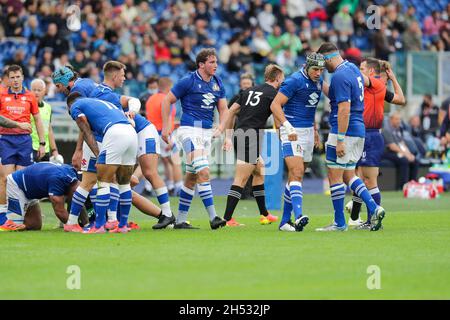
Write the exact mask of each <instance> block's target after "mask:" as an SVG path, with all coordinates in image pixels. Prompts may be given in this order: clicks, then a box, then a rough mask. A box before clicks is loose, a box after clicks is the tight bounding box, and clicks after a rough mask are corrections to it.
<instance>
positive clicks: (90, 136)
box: [77, 116, 100, 157]
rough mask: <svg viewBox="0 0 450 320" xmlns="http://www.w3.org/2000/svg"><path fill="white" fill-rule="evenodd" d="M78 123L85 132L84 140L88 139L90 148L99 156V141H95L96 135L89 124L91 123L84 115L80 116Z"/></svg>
mask: <svg viewBox="0 0 450 320" xmlns="http://www.w3.org/2000/svg"><path fill="white" fill-rule="evenodd" d="M77 125H78V127H79V128H80V130H81V131H82V132H83V138H84V141H86V143H87V145H88V146H89V148H90V149H91V150H92V152H93V153H94V155H95V156H96V157H98V154H99V153H100V151H99V149H98V145H97V141H95V138H94V135H93V134H92V130H91V127H90V126H89V123H88V121H87V119H86V117H84V116H80V117H78V118H77Z"/></svg>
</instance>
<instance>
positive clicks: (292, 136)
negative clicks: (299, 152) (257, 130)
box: [270, 92, 297, 141]
mask: <svg viewBox="0 0 450 320" xmlns="http://www.w3.org/2000/svg"><path fill="white" fill-rule="evenodd" d="M287 101H288V97H286V96H285V95H284V94H282V93H281V92H278V93H277V95H276V96H275V98H274V99H273V101H272V104H271V105H270V111H271V112H272V114H273V117H274V118H275V123H281V124H282V126H283V127H284V128H285V129H286V131H287V133H288V138H289V141H296V140H297V133H296V131H295V129H294V127H293V126H292V125H291V124H290V123H289V121H287V119H286V116H285V115H284V112H283V106H284V105H285V104H286V103H287Z"/></svg>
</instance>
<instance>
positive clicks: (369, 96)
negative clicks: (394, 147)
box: [346, 58, 406, 229]
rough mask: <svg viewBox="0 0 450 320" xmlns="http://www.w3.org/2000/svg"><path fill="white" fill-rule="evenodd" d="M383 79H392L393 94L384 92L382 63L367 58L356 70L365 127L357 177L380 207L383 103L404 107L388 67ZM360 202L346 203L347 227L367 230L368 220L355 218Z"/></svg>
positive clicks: (398, 89) (402, 97)
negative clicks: (360, 83) (362, 85)
mask: <svg viewBox="0 0 450 320" xmlns="http://www.w3.org/2000/svg"><path fill="white" fill-rule="evenodd" d="M384 69H385V72H386V75H387V79H388V80H392V84H393V86H394V93H393V92H391V91H389V90H387V88H386V84H387V83H386V82H385V81H384V80H383V79H382V78H381V70H382V63H381V61H380V60H378V59H375V58H367V59H365V60H363V62H361V65H360V70H361V73H362V74H363V76H364V82H365V88H364V113H363V117H364V124H365V127H366V139H365V141H364V151H363V155H362V157H361V159H360V160H359V162H358V169H357V170H358V171H357V175H358V176H360V177H363V178H364V183H365V185H366V186H367V189H368V190H369V193H370V194H371V195H372V198H373V199H374V200H375V202H376V203H377V204H378V205H380V203H381V194H380V190H379V189H378V182H377V180H378V173H379V166H380V161H381V156H382V154H383V152H384V139H383V136H382V134H381V128H382V127H383V119H384V102H385V101H387V102H389V103H394V104H398V105H404V104H405V103H406V102H405V97H404V96H403V91H402V88H401V87H400V85H399V84H398V81H397V79H396V77H395V75H394V73H393V72H392V70H391V69H390V67H389V66H387V68H384ZM361 204H362V200H361V199H360V198H359V197H357V196H356V195H353V204H352V209H351V210H350V208H349V207H350V206H349V204H347V206H346V207H347V210H348V211H351V217H350V218H349V221H348V225H349V226H353V227H357V228H359V229H369V228H370V217H368V220H367V222H366V223H363V222H362V221H361V220H360V218H359V211H360V209H361Z"/></svg>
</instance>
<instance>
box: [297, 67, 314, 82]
mask: <svg viewBox="0 0 450 320" xmlns="http://www.w3.org/2000/svg"><path fill="white" fill-rule="evenodd" d="M300 73H301V74H302V75H303V76H304V77H305V78H306V79H308V80H311V79H310V78H309V77H308V75H307V74H306V73H305V68H301V69H300Z"/></svg>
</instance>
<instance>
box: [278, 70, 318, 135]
mask: <svg viewBox="0 0 450 320" xmlns="http://www.w3.org/2000/svg"><path fill="white" fill-rule="evenodd" d="M322 83H323V80H322V79H321V80H320V81H318V82H314V81H312V80H311V79H310V78H309V77H308V76H307V74H306V72H305V70H304V69H303V68H302V69H300V70H299V71H297V72H295V73H293V74H292V75H290V76H289V77H288V78H287V79H286V80H285V81H284V82H283V83H282V84H281V87H280V90H279V92H281V93H282V94H284V95H285V96H286V97H287V98H288V101H287V103H286V104H285V105H284V106H283V110H284V114H285V116H286V119H287V120H288V121H289V122H290V123H291V124H292V126H293V127H295V128H310V127H312V126H314V118H315V116H316V109H317V104H318V103H319V100H320V96H321V94H322Z"/></svg>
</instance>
